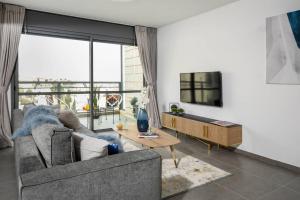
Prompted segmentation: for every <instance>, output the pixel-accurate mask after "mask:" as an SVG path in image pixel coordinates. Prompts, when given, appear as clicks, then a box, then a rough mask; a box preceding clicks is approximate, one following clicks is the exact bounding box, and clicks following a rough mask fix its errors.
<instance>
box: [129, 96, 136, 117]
mask: <svg viewBox="0 0 300 200" xmlns="http://www.w3.org/2000/svg"><path fill="white" fill-rule="evenodd" d="M137 102H138V98H137V97H133V98H132V99H131V100H130V104H131V106H132V113H133V116H134V118H136V116H137V112H138V105H137Z"/></svg>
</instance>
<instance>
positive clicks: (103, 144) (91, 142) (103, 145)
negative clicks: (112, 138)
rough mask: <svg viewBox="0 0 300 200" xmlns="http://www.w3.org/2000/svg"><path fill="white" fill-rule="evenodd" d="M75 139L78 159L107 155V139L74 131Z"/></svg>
mask: <svg viewBox="0 0 300 200" xmlns="http://www.w3.org/2000/svg"><path fill="white" fill-rule="evenodd" d="M73 140H74V146H75V153H76V157H77V160H78V161H79V160H91V159H95V158H101V157H104V156H106V155H107V146H108V145H109V143H108V142H107V141H105V140H101V139H97V138H95V137H91V136H87V135H85V134H82V133H78V132H73Z"/></svg>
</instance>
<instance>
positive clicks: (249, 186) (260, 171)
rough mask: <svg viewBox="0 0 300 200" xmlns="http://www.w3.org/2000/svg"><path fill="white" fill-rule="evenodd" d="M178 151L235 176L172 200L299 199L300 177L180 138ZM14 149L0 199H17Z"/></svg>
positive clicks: (1, 159) (2, 167)
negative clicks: (209, 151)
mask: <svg viewBox="0 0 300 200" xmlns="http://www.w3.org/2000/svg"><path fill="white" fill-rule="evenodd" d="M180 139H181V141H182V143H181V144H179V145H178V146H177V147H176V148H177V149H178V150H180V151H182V152H184V153H186V154H190V155H193V156H194V157H197V158H199V159H201V160H203V161H205V162H208V163H210V164H212V165H214V166H216V167H219V168H221V169H223V170H225V171H228V172H230V173H232V175H231V176H228V177H226V178H223V179H219V180H216V181H214V182H211V183H209V184H206V185H203V186H200V187H196V188H194V189H192V190H190V191H188V192H185V193H181V194H179V195H176V196H173V197H170V198H168V200H243V199H244V200H252V199H258V200H299V199H300V175H299V174H296V173H294V172H292V171H289V170H286V169H283V168H280V167H276V166H272V165H269V164H265V163H263V162H260V161H257V160H253V159H251V158H248V157H245V156H243V155H240V154H236V153H234V152H230V151H227V150H224V149H221V150H216V149H213V151H212V152H211V153H210V154H208V153H207V150H206V146H204V145H203V144H202V143H201V142H199V141H196V140H195V139H192V138H190V137H186V136H183V135H180ZM16 187H17V183H16V178H15V166H14V157H13V149H11V148H10V149H4V150H0V200H10V199H11V200H14V199H17V189H16Z"/></svg>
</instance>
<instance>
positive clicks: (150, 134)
mask: <svg viewBox="0 0 300 200" xmlns="http://www.w3.org/2000/svg"><path fill="white" fill-rule="evenodd" d="M138 137H139V138H158V137H159V135H158V134H157V133H154V132H139V133H138Z"/></svg>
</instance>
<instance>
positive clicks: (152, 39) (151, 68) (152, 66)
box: [135, 26, 161, 128]
mask: <svg viewBox="0 0 300 200" xmlns="http://www.w3.org/2000/svg"><path fill="white" fill-rule="evenodd" d="M135 34H136V40H137V45H138V49H139V53H140V58H141V63H142V67H143V73H144V77H145V80H146V83H147V91H148V96H149V104H148V105H147V107H146V109H147V112H148V115H149V118H150V126H153V127H156V128H161V121H160V115H159V111H158V105H157V97H156V80H157V74H156V72H157V29H156V28H149V27H143V26H136V27H135Z"/></svg>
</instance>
